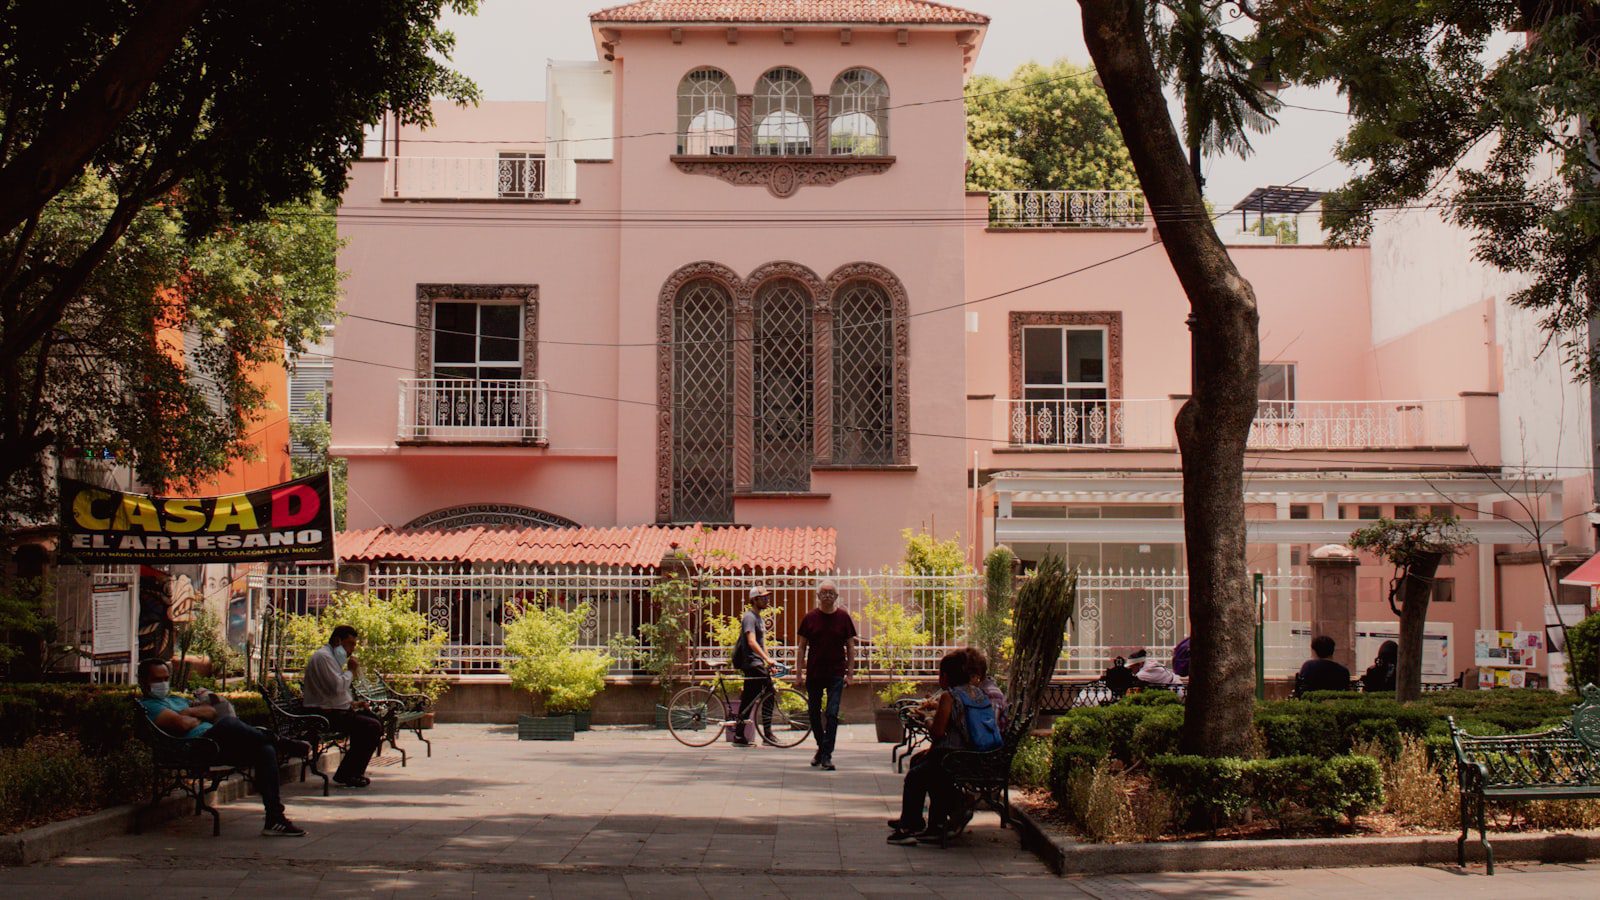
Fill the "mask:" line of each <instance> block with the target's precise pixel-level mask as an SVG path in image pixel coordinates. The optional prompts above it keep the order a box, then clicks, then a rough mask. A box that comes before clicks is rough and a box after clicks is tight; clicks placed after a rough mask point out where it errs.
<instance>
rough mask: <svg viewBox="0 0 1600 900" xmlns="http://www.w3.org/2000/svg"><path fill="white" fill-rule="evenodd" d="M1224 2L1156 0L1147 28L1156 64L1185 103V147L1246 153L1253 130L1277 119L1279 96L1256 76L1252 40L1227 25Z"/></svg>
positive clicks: (1191, 150)
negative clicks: (1272, 92) (1266, 88)
mask: <svg viewBox="0 0 1600 900" xmlns="http://www.w3.org/2000/svg"><path fill="white" fill-rule="evenodd" d="M1224 5H1225V4H1222V3H1217V2H1214V0H1158V2H1154V3H1151V4H1149V5H1148V7H1147V10H1148V12H1147V17H1146V31H1147V32H1148V35H1149V40H1150V48H1151V52H1152V57H1153V61H1154V62H1155V65H1156V69H1157V70H1158V71H1160V73H1161V75H1162V80H1164V81H1165V82H1166V83H1167V85H1168V86H1169V87H1171V88H1172V90H1173V91H1174V92H1175V93H1176V94H1177V95H1178V103H1179V105H1180V106H1181V107H1182V109H1183V143H1184V147H1185V148H1186V149H1189V150H1190V152H1191V154H1192V153H1194V152H1195V150H1196V149H1198V150H1200V151H1203V152H1205V153H1233V154H1237V155H1239V156H1248V155H1250V150H1251V147H1250V137H1249V132H1252V131H1254V132H1264V131H1268V130H1270V129H1271V128H1272V127H1273V126H1274V125H1276V124H1277V120H1276V119H1274V118H1273V117H1272V113H1273V112H1274V111H1275V110H1277V108H1278V102H1277V100H1275V99H1274V98H1273V97H1272V95H1271V94H1269V93H1267V92H1266V91H1264V90H1262V88H1261V86H1260V85H1259V84H1258V82H1257V72H1256V70H1255V67H1254V63H1255V59H1254V57H1253V52H1254V51H1253V50H1252V49H1251V47H1250V45H1249V42H1248V41H1247V40H1246V39H1242V38H1240V37H1238V36H1236V35H1235V34H1234V33H1233V32H1232V31H1231V30H1229V29H1227V28H1225V26H1226V25H1227V24H1228V19H1227V17H1226V16H1225V14H1224V13H1223V7H1224Z"/></svg>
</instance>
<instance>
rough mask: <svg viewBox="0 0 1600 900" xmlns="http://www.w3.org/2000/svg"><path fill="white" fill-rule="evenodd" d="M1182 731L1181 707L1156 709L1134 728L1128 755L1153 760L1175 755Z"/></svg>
mask: <svg viewBox="0 0 1600 900" xmlns="http://www.w3.org/2000/svg"><path fill="white" fill-rule="evenodd" d="M1182 730H1183V707H1181V706H1177V707H1174V706H1160V707H1157V708H1156V709H1155V710H1154V711H1152V712H1151V713H1150V714H1149V715H1147V716H1145V717H1144V719H1143V720H1142V721H1141V722H1139V724H1138V725H1136V726H1134V729H1133V737H1132V738H1131V739H1130V740H1129V747H1128V751H1129V755H1130V756H1132V757H1134V758H1136V759H1153V758H1155V757H1157V756H1170V755H1172V754H1174V753H1177V752H1178V744H1179V737H1180V732H1181V731H1182Z"/></svg>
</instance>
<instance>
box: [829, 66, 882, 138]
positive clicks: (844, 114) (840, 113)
mask: <svg viewBox="0 0 1600 900" xmlns="http://www.w3.org/2000/svg"><path fill="white" fill-rule="evenodd" d="M888 108H889V85H888V84H887V83H886V82H884V80H883V76H881V75H879V74H878V73H877V72H874V71H872V70H871V69H860V68H857V69H846V70H845V71H843V72H841V73H839V77H838V78H835V79H834V80H833V90H832V91H831V92H830V93H829V94H828V152H829V153H830V154H832V155H834V156H880V155H882V154H885V153H888V152H889V112H888Z"/></svg>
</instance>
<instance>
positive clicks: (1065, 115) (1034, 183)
mask: <svg viewBox="0 0 1600 900" xmlns="http://www.w3.org/2000/svg"><path fill="white" fill-rule="evenodd" d="M967 161H968V162H969V163H970V168H969V169H968V170H967V187H968V189H971V190H990V191H1020V190H1132V189H1136V188H1138V186H1139V180H1138V177H1137V176H1135V174H1134V171H1133V162H1132V161H1131V160H1130V159H1129V158H1128V149H1127V147H1126V146H1124V145H1123V143H1122V133H1121V132H1120V131H1119V130H1118V129H1117V122H1116V118H1115V117H1114V116H1113V115H1112V114H1111V106H1110V104H1108V103H1107V102H1106V95H1105V91H1104V90H1103V89H1101V88H1100V87H1099V86H1097V85H1096V84H1095V83H1094V70H1093V69H1089V68H1086V67H1081V66H1076V65H1073V64H1072V63H1070V62H1067V61H1066V60H1065V59H1061V60H1057V61H1056V62H1054V63H1051V64H1050V65H1040V64H1039V63H1036V62H1028V63H1024V64H1023V65H1021V66H1018V67H1017V69H1016V71H1014V72H1012V73H1011V77H1010V78H1007V79H1004V80H1002V79H999V78H995V77H994V76H992V75H978V76H975V77H973V78H972V79H971V80H970V81H968V82H967Z"/></svg>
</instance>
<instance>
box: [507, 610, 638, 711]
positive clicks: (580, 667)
mask: <svg viewBox="0 0 1600 900" xmlns="http://www.w3.org/2000/svg"><path fill="white" fill-rule="evenodd" d="M588 615H589V604H587V603H580V604H578V605H577V606H575V607H573V608H572V609H570V610H564V609H562V608H561V607H559V606H552V605H538V604H526V605H524V606H522V608H521V609H519V610H517V611H516V613H515V615H514V616H513V617H512V618H511V620H510V621H509V622H507V623H506V627H505V648H506V655H505V657H504V658H503V659H502V660H501V662H500V665H501V668H503V669H504V670H505V672H506V674H507V675H510V676H511V686H512V687H514V688H516V689H517V690H521V691H527V692H528V693H530V694H532V695H533V698H534V707H535V710H538V709H539V708H541V707H542V708H543V712H544V713H545V714H547V715H559V714H562V713H569V712H576V711H578V710H584V709H589V708H590V704H591V703H592V702H593V701H594V697H595V695H596V694H598V693H600V691H602V690H604V689H605V684H606V671H607V670H608V669H610V668H611V663H612V662H613V660H612V658H611V657H610V656H608V655H606V654H604V653H600V652H598V651H595V650H578V649H577V648H576V645H577V643H578V640H579V638H580V636H581V632H582V628H583V620H584V619H585V618H587V617H588Z"/></svg>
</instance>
